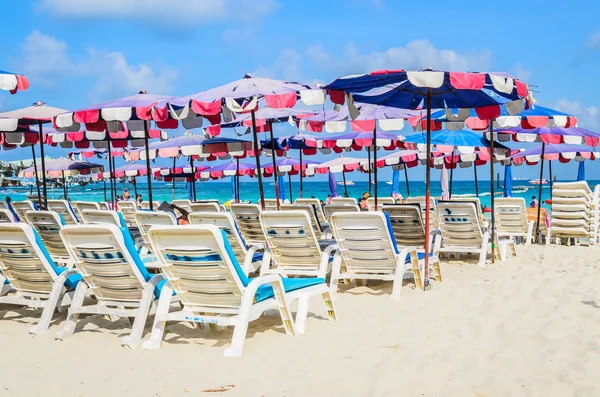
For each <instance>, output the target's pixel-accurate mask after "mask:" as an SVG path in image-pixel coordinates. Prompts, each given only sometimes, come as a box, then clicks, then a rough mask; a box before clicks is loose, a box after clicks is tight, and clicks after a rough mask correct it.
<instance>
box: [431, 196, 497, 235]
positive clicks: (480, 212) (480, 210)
mask: <svg viewBox="0 0 600 397" xmlns="http://www.w3.org/2000/svg"><path fill="white" fill-rule="evenodd" d="M440 201H441V200H440ZM440 201H438V204H439V202H440ZM450 201H453V202H462V203H473V204H475V209H476V210H477V218H479V223H480V224H481V226H482V227H483V229H484V230H485V229H487V228H488V227H489V226H490V225H489V222H488V220H487V218H486V217H485V216H483V207H482V206H481V201H480V200H479V197H455V198H451V199H450Z"/></svg>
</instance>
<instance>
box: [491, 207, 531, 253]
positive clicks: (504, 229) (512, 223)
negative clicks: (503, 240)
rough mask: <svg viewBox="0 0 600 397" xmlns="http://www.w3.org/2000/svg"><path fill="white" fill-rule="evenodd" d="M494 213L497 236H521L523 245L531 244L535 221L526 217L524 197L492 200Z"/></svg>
mask: <svg viewBox="0 0 600 397" xmlns="http://www.w3.org/2000/svg"><path fill="white" fill-rule="evenodd" d="M494 215H495V218H496V233H497V234H498V236H499V237H508V238H521V239H523V241H524V242H525V245H531V241H532V239H533V226H534V225H535V221H529V220H528V219H527V207H526V206H525V199H524V198H522V197H515V198H512V197H504V198H497V199H496V200H495V202H494Z"/></svg>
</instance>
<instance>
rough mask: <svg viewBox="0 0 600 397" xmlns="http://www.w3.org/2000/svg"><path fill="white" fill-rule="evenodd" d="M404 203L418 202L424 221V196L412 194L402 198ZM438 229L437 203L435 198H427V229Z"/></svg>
mask: <svg viewBox="0 0 600 397" xmlns="http://www.w3.org/2000/svg"><path fill="white" fill-rule="evenodd" d="M404 202H405V203H406V204H419V206H420V207H421V216H422V218H423V221H425V204H426V200H425V196H413V197H408V198H406V200H404ZM437 229H439V222H438V215H437V204H436V202H435V198H433V197H430V198H429V230H430V231H431V230H437Z"/></svg>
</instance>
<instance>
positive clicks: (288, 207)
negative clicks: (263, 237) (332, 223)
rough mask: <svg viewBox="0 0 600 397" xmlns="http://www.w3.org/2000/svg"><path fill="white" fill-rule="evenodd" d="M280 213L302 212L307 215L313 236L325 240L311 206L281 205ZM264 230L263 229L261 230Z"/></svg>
mask: <svg viewBox="0 0 600 397" xmlns="http://www.w3.org/2000/svg"><path fill="white" fill-rule="evenodd" d="M281 211H304V212H306V214H307V215H308V219H310V225H311V226H312V229H313V232H314V234H315V236H317V238H318V239H319V240H321V239H323V238H325V236H324V233H323V228H322V226H321V222H319V219H318V218H317V214H316V212H315V209H314V207H313V206H312V205H311V204H282V205H281ZM281 216H286V215H285V214H281ZM263 230H264V228H263Z"/></svg>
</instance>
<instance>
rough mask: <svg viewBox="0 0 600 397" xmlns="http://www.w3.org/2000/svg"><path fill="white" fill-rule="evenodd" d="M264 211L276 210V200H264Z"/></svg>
mask: <svg viewBox="0 0 600 397" xmlns="http://www.w3.org/2000/svg"><path fill="white" fill-rule="evenodd" d="M265 210H277V199H265Z"/></svg>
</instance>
